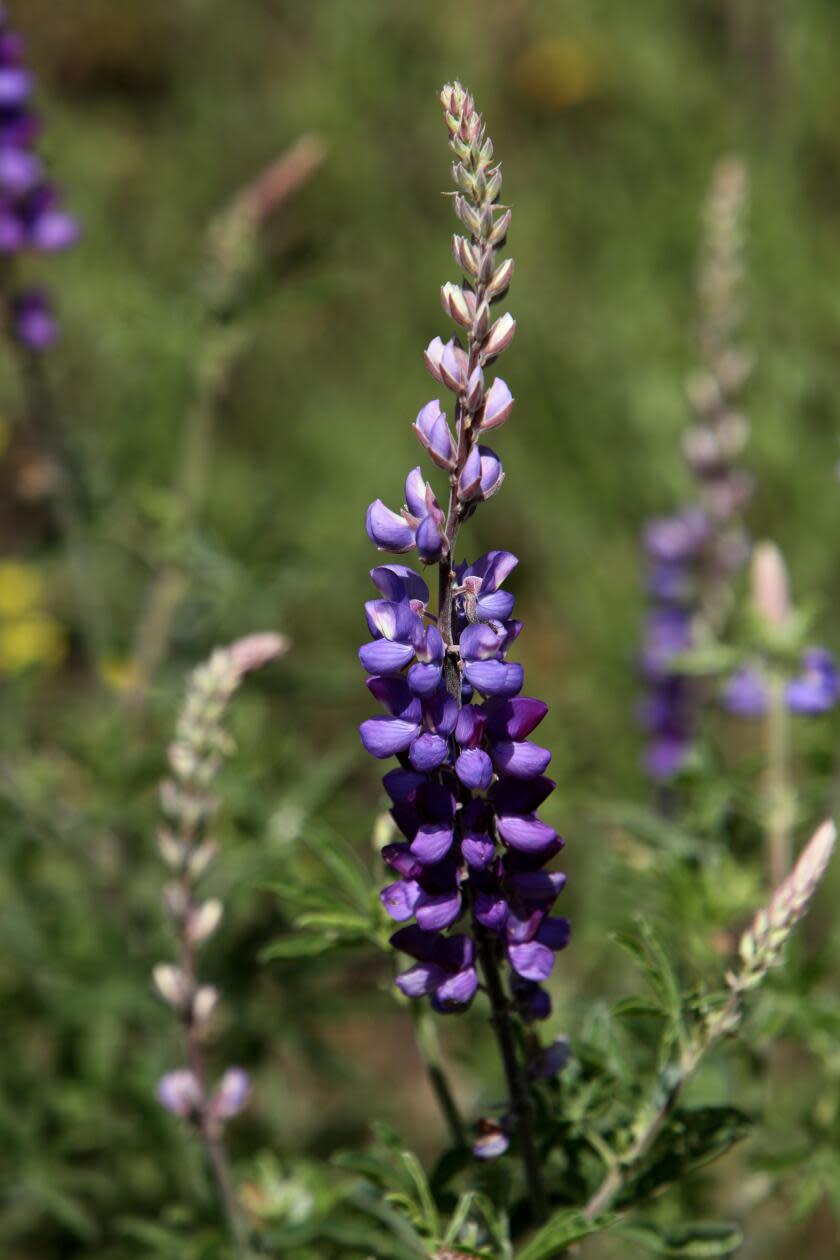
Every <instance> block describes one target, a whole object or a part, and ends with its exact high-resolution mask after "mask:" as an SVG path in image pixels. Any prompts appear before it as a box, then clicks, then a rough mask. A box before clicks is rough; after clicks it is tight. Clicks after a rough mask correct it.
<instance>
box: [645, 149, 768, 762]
mask: <svg viewBox="0 0 840 1260" xmlns="http://www.w3.org/2000/svg"><path fill="white" fill-rule="evenodd" d="M746 197H747V176H746V171H745V169H744V167H743V165H742V164H741V163H740V162H739V161H737V160H736V159H734V158H727V159H725V160H724V161H722V162H721V163H719V165H718V167H717V168H716V170H715V173H714V176H713V179H712V184H711V189H710V192H709V197H708V201H707V205H706V209H705V225H706V234H705V244H704V254H703V259H702V265H701V269H700V280H699V286H698V289H699V293H698V296H699V305H700V330H699V350H700V357H701V361H702V367H701V369H700V371H699V372H697V373H696V374H695V375H694V376H693V377H692V378H691V379H690V380H689V382H688V396H689V401H690V403H691V406H692V408H693V410H694V413H695V422H694V423H693V424H692V426H691V427H690V428H689V429H688V431H687V433H686V435H685V438H684V441H683V454H684V456H685V460H686V463H687V465H688V467H689V470H690V472H691V474H692V476H693V478H694V483H695V487H696V491H697V499H698V503H697V505H695V506H692V507H687V508H684V509H683V510H681V511H679V512H677V513H675V514H674V515H673V516H669V517H664V518H661V519H658V520H654V521H651V522H650V523H649V524H648V526H647V528H646V529H645V531H644V535H643V547H644V552H645V560H646V566H647V595H648V602H649V608H648V615H647V620H646V626H645V634H644V639H645V642H644V646H643V650H642V662H641V673H642V677H643V679H644V682H645V687H646V693H645V697H644V699H643V701H642V703H641V705H640V718H641V722H642V725H643V726H644V727H645V729H646V730H647V733H648V746H647V752H646V768H647V772H648V774H649V776H650V777H651V778H652V779H653V780H655V781H657V782H660V783H663V782H667V781H668V780H670V779H673V778H674V777H675V776H677V775H678V774H679V773H680V771H682V770H683V769H684V768H685V766H686V765H687V763H688V761H689V759H690V756H691V753H692V749H693V746H694V737H695V728H696V725H697V714H698V707H699V704H700V700H701V697H702V694H703V692H702V689H701V688H699V687H698V685H697V683H696V682H695V681H694V680H693V679H692V678H691V677H690V676H688V675H686V674H685V673H684V672H682V671H681V670H680V669H679V664H678V662H677V661H676V658H677V657H678V655H679V653H681V652H686V651H689V650H690V649H691V648H693V647H695V646H696V645H697V642H698V641H699V638H700V632H701V631H702V632H705V633H706V634H709V633H710V634H711V635H712V636H717V635H719V634H720V633H721V631H722V630H723V629H724V626H725V624H726V622H727V619H728V617H729V614H730V612H731V608H732V579H733V577H734V575H735V574H736V573H737V572H738V570H739V569H740V568H741V567H742V566H743V565H744V563H745V561H746V560H747V558H748V556H749V550H750V548H749V542H748V539H747V537H746V534H745V531H744V527H743V524H742V519H743V515H744V511H745V509H746V507H747V505H748V503H749V500H750V497H751V494H752V478H751V477H750V476H749V475H748V474H747V473H746V472H744V470H743V469H742V468H740V467H739V466H738V459H739V458H740V455H741V453H742V451H743V448H744V446H745V444H746V441H747V437H748V433H749V426H748V424H747V420H746V418H745V417H744V415H743V414H742V413H741V411H740V410H739V408H738V406H737V400H738V395H739V393H740V391H741V389H742V388H743V386H744V384H745V382H746V380H747V378H748V376H749V373H750V370H751V359H750V356H749V355H748V354H747V353H746V352H745V351H744V350H743V349H742V348H740V347H739V346H738V345H736V338H735V334H736V332H737V328H738V324H739V321H740V317H741V307H740V300H739V292H738V290H739V286H740V283H741V279H742V274H743V263H742V252H743V217H744V209H745V203H746ZM749 683H750V679H749V678H747V679H736V680H733V687H732V695H731V700H732V703H733V705H734V706H736V707H737V706H738V705H739V704H744V705H746V706H747V707H752V706H755V705H756V704H758V703H759V702H758V700H757V698H756V695H755V694H754V693H755V687H753V694H752V695H751V696H747V693H746V688H747V686H748V685H749ZM725 699H726V698H725ZM726 702H727V703H728V700H727V701H726Z"/></svg>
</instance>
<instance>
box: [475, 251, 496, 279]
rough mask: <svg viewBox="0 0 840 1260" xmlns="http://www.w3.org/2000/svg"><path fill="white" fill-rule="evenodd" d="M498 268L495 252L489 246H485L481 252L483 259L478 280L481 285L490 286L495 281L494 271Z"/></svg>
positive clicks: (481, 259)
mask: <svg viewBox="0 0 840 1260" xmlns="http://www.w3.org/2000/svg"><path fill="white" fill-rule="evenodd" d="M495 266H496V258H495V255H494V253H493V250H492V249H491V248H490V246H489V245H485V246H484V248H483V249H482V250H481V257H480V259H479V266H478V279H479V281H480V282H481V284H489V283H490V281H491V280H492V279H493V271H494V268H495Z"/></svg>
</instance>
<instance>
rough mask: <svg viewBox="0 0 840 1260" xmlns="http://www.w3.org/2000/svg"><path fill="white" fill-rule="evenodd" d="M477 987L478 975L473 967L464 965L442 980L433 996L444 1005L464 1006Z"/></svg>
mask: <svg viewBox="0 0 840 1260" xmlns="http://www.w3.org/2000/svg"><path fill="white" fill-rule="evenodd" d="M477 988H478V975H477V974H476V970H475V967H465V968H464V970H463V971H459V972H457V973H456V974H455V975H454V976H450V977H449V979H448V980H444V982H443V984H441V985H438V988H437V990H436V991H435V997H436V998H437V1000H438V1002H439V1003H440V1004H441V1005H442V1006H444V1007H446V1006H466V1005H467V1003H468V1002H471V1001H472V1000H473V998H474V997H475V992H476V989H477Z"/></svg>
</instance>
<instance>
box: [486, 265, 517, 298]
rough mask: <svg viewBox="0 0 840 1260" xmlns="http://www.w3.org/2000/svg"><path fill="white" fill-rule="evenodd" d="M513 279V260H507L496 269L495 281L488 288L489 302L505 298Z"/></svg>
mask: <svg viewBox="0 0 840 1260" xmlns="http://www.w3.org/2000/svg"><path fill="white" fill-rule="evenodd" d="M512 279H513V259H512V258H506V259H505V261H504V262H503V263H502V264H501V265H500V266H499V267H497V268H496V270H495V272H494V273H493V279H492V280H491V281H490V283H489V284H488V286H487V300H488V302H494V301H495V300H496V299H497V298H500V297H503V296H504V295H505V293H507V291H508V289H509V288H510V282H511V280H512Z"/></svg>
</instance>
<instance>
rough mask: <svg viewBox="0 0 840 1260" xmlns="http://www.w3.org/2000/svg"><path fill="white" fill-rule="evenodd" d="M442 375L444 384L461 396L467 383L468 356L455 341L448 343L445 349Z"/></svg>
mask: <svg viewBox="0 0 840 1260" xmlns="http://www.w3.org/2000/svg"><path fill="white" fill-rule="evenodd" d="M440 375H441V380H442V381H443V384H444V385H445V386H446V387H447V389H451V390H452V391H453V393H455V394H460V393H461V391H462V390H463V388H464V386H465V385H466V383H467V356H466V355H465V354H464V351H463V350H462V349H461V348H460V346H456V345H455V342H454V341H448V342H447V343H446V345H445V346H444V348H443V354H442V355H441V357H440Z"/></svg>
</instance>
